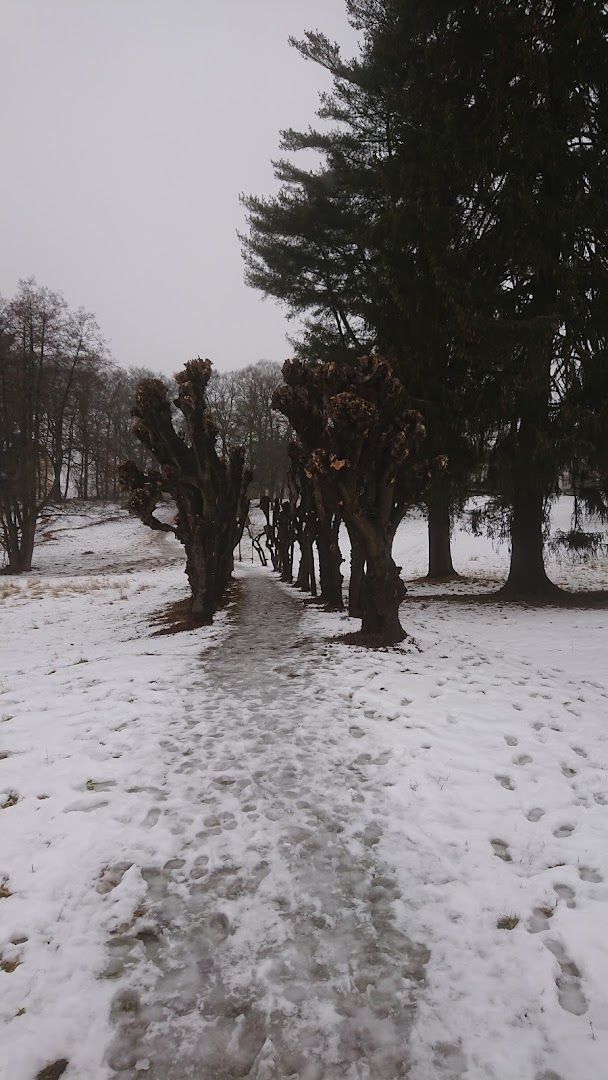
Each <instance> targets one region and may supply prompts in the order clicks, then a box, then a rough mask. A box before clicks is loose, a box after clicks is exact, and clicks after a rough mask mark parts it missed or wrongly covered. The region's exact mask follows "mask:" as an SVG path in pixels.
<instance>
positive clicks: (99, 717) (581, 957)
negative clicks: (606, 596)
mask: <svg viewBox="0 0 608 1080" xmlns="http://www.w3.org/2000/svg"><path fill="white" fill-rule="evenodd" d="M568 511H569V506H568V501H567V500H565V499H564V500H562V501H561V503H560V505H559V506H558V507H557V510H556V523H557V525H558V526H559V527H562V528H563V527H564V521H565V519H566V517H567V514H568ZM45 532H46V535H47V539H46V541H43V542H41V543H40V544H39V547H38V549H37V553H36V570H35V572H33V573H32V574H31V575H28V576H27V577H22V578H21V579H15V578H6V579H0V642H1V657H2V661H1V668H0V805H1V806H3V807H4V808H3V809H1V810H0V882H2V881H4V882H5V887H4V890H3V892H7V893H10V895H8V896H2V895H0V953H1V956H0V964H1V965H2V970H0V987H1V992H0V1026H1V1028H2V1036H1V1039H0V1076H1V1077H3V1078H4V1077H6V1080H9V1078H10V1080H33V1077H35V1075H36V1073H37V1072H38V1070H40V1069H42V1068H43V1067H45V1066H46V1065H49V1064H51V1063H52V1062H55V1061H58V1060H59V1059H62V1058H66V1059H67V1060H68V1061H69V1064H68V1067H67V1070H66V1072H65V1073H64V1076H65V1077H66V1080H72V1078H82V1080H109V1078H110V1077H114V1076H118V1077H137V1076H141V1075H144V1076H150V1077H155V1078H161V1077H172V1078H175V1080H182V1078H183V1080H187V1078H188V1077H210V1078H211V1077H213V1078H214V1080H215V1078H216V1077H217V1078H218V1080H219V1078H221V1077H233V1076H250V1077H252V1078H257V1080H266V1078H268V1080H271V1078H273V1077H284V1076H285V1077H298V1078H302V1080H322V1078H323V1080H324V1078H326V1077H327V1078H333V1077H348V1078H355V1077H356V1078H361V1080H365V1078H370V1080H371V1078H376V1077H378V1078H384V1077H386V1078H387V1080H393V1078H397V1077H400V1076H406V1075H407V1076H409V1077H411V1078H412V1080H444V1078H445V1080H448V1078H456V1077H465V1078H466V1080H556V1078H560V1080H591V1078H592V1077H593V1078H595V1077H597V1076H601V1075H602V1072H603V1070H604V1059H605V1049H604V1044H605V1040H606V1038H607V1035H608V945H607V941H608V844H607V831H608V830H607V815H608V772H607V770H608V741H607V740H608V728H607V725H606V715H607V712H608V678H607V674H606V665H605V635H606V629H607V623H608V614H607V612H606V611H605V610H603V609H602V608H601V607H597V608H595V607H592V608H589V607H585V606H582V605H581V606H580V607H577V606H573V607H569V608H567V609H564V608H555V607H550V606H549V607H543V608H540V609H533V608H528V607H525V606H518V605H512V604H508V605H507V604H502V603H500V602H498V601H495V600H492V599H487V598H485V597H479V598H476V597H475V595H474V594H475V593H484V592H487V591H488V590H489V589H491V588H493V587H494V586H495V584H496V583H498V582H499V581H500V580H502V579H504V575H505V569H506V558H507V553H506V551H505V549H504V547H498V548H495V547H494V546H493V545H492V544H491V543H490V542H489V541H487V540H484V539H483V538H474V537H471V536H470V535H469V534H468V533H465V532H464V531H462V530H458V531H457V533H456V535H455V543H454V558H455V563H456V565H457V568H458V569H459V570H461V571H462V572H463V573H464V574H466V580H463V581H462V582H459V583H457V584H455V585H452V586H449V587H446V586H441V587H438V586H435V587H434V586H429V585H427V584H425V583H413V584H411V585H410V595H409V597H408V599H407V600H406V602H405V604H404V606H403V610H402V621H403V622H404V625H405V627H406V630H407V631H408V634H409V635H410V638H409V640H408V641H406V642H405V643H404V644H403V645H402V646H400V647H399V648H397V649H393V650H387V651H381V652H367V651H365V650H363V649H358V648H355V647H352V646H347V645H345V644H343V643H342V642H341V641H340V640H339V635H341V634H343V633H344V632H345V631H347V630H349V629H352V628H355V626H356V624H355V623H354V622H353V621H352V620H349V619H348V618H347V617H345V616H344V617H341V616H337V615H328V614H325V613H323V612H320V611H319V610H318V609H316V608H315V607H311V606H310V605H309V604H306V603H304V600H303V598H302V597H301V596H300V594H298V593H295V592H294V591H293V590H291V589H289V588H287V587H285V586H281V585H280V584H279V583H278V582H277V581H276V579H275V578H274V577H273V576H272V575H271V573H270V572H269V571H264V570H262V569H260V568H258V567H257V566H255V565H252V564H251V563H249V562H246V563H244V564H242V566H241V567H240V568H239V569H238V571H237V577H238V581H237V585H236V587H235V592H234V596H233V599H232V602H231V604H230V605H229V607H228V609H227V611H226V612H224V613H222V614H220V615H219V616H218V618H217V620H216V623H215V624H214V626H213V627H212V628H205V629H202V630H198V631H193V632H189V633H182V634H178V635H174V636H160V637H159V636H155V634H154V627H153V626H152V625H151V619H152V616H153V615H154V614H155V613H157V612H158V611H159V610H161V609H163V607H165V606H167V605H168V604H169V603H171V602H173V601H174V600H176V599H180V598H181V597H183V596H184V595H185V594H186V591H185V578H184V575H183V558H182V552H181V548H180V547H179V545H178V544H177V542H176V541H175V540H174V538H173V537H171V536H167V535H166V534H153V533H150V532H149V531H148V530H145V529H144V527H143V526H141V525H140V524H139V523H137V522H135V521H133V520H132V519H130V518H128V517H127V515H126V514H124V513H123V512H122V511H119V510H117V509H116V508H113V507H101V508H97V509H85V510H83V509H82V508H80V510H78V511H77V512H74V513H66V514H63V515H62V516H61V517H58V518H55V519H53V520H52V521H51V522H50V523H49V524H48V525H47V526H45ZM396 549H397V555H398V561H399V562H400V563H402V564H403V566H404V573H405V574H406V576H407V577H408V578H417V577H418V576H420V575H422V574H423V573H424V569H425V566H424V562H425V549H426V535H425V527H424V522H423V521H422V520H421V519H418V518H415V517H414V518H411V519H409V520H408V521H407V522H405V523H404V525H403V526H402V527H401V529H400V530H399V533H398V536H397V543H396ZM550 569H551V573H552V576H553V578H554V580H558V581H559V582H560V583H562V584H567V585H569V586H570V587H572V588H574V587H577V588H585V589H593V588H607V587H608V564H607V562H606V560H605V559H602V558H601V557H598V558H596V559H594V560H593V561H592V564H591V565H589V566H579V565H578V564H572V563H564V564H558V563H555V562H551V563H550ZM3 754H5V755H7V756H5V757H2V756H1V755H3ZM499 923H500V924H501V926H502V927H504V928H499V926H498V925H497V924H499ZM15 964H16V966H15Z"/></svg>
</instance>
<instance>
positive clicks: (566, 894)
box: [553, 885, 576, 908]
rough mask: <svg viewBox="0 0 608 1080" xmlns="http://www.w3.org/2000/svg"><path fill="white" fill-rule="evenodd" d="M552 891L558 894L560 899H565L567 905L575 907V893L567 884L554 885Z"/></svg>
mask: <svg viewBox="0 0 608 1080" xmlns="http://www.w3.org/2000/svg"><path fill="white" fill-rule="evenodd" d="M553 891H554V892H555V893H556V895H557V896H559V898H560V900H565V901H566V906H567V907H569V908H574V907H576V893H575V891H574V889H571V888H570V886H569V885H554V886H553Z"/></svg>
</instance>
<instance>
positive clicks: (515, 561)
mask: <svg viewBox="0 0 608 1080" xmlns="http://www.w3.org/2000/svg"><path fill="white" fill-rule="evenodd" d="M544 502H545V499H544V493H543V492H542V491H541V490H538V489H537V490H535V491H534V490H532V491H524V492H521V493H519V494H517V495H516V496H515V497H514V499H513V506H512V512H511V565H510V567H509V577H508V578H507V581H506V583H505V585H504V586H503V588H502V589H501V590H500V595H501V596H504V597H507V598H510V599H514V600H535V599H536V600H538V599H543V598H546V597H550V596H553V595H555V594H556V593H559V592H561V590H560V589H559V588H558V586H557V585H554V584H553V582H552V581H551V580H550V579H549V577H548V576H547V572H546V570H545V560H544V540H543V520H544Z"/></svg>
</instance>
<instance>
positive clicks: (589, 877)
mask: <svg viewBox="0 0 608 1080" xmlns="http://www.w3.org/2000/svg"><path fill="white" fill-rule="evenodd" d="M526 682H527V680H525V679H524V680H522V685H524V684H525V683H526ZM590 685H592V686H593V687H594V688H595V689H598V690H603V688H601V687H600V686H599V684H590ZM531 696H532V697H543V698H545V699H547V700H551V695H550V694H544V693H543V694H532V695H531ZM601 696H602V697H607V696H608V695H606V694H605V692H602V694H601ZM580 700H583V699H582V698H581V699H580ZM563 707H564V708H566V709H567V710H568V711H569V712H570V713H572V714H573V715H574V716H578V715H580V713H579V711H578V710H577V709H576V708H575V707H574V706H573V705H572V703H571V702H569V701H567V702H564V703H563ZM513 708H514V709H515V710H516V711H518V712H521V711H523V708H524V707H523V705H522V704H520V703H518V702H517V703H513ZM531 727H532V729H533V730H534V731H535V732H536V734H537V736H538V737H540V733H541V732H542V731H543V729H544V728H548V729H549V730H550V731H554V732H561V731H563V727H562V726H561V725H560V724H558V723H556V722H552V723H546V722H544V721H542V720H535V721H533V722H532V724H531ZM504 740H505V743H506V745H507V746H508V747H511V748H513V747H516V746H517V745H518V740H517V738H516V737H515V736H514V735H510V734H509V735H505V736H504ZM570 750H571V751H572V752H573V753H574V754H576V755H577V757H578V758H580V759H581V761H583V762H584V761H586V760H587V759H588V752H587V750H586V749H585V748H584V747H583V746H580V745H578V744H575V745H571V746H570ZM511 760H512V764H513V765H517V766H520V767H521V766H525V765H530V764H532V762H533V758H532V756H531V755H530V754H527V753H522V754H518V755H516V756H514V757H513V758H512V759H511ZM560 771H561V773H562V776H564V777H565V778H566V779H567V780H574V778H575V777H576V776H577V774H578V770H577V768H576V767H575V766H574V765H573V764H569V763H568V762H566V761H562V762H561V764H560ZM495 779H496V781H497V782H498V783H499V784H500V785H501V786H502V787H503V788H505V789H506V790H508V791H515V790H516V783H515V782H514V780H513V778H512V777H511V776H510V775H509V774H508V773H506V772H505V773H496V774H495ZM593 800H594V802H595V803H597V804H598V805H602V806H605V805H608V793H606V792H603V791H600V792H595V793H594V794H593ZM575 801H576V803H577V804H579V805H584V806H585V805H588V802H587V800H586V799H584V798H580V797H578V798H576V800H575ZM545 812H546V811H545V810H544V809H543V807H541V806H533V807H531V808H530V810H528V811H527V813H526V819H527V820H528V821H529V822H531V823H536V822H539V821H540V820H541V819H542V818H543V817H544V816H545ZM575 828H576V827H575V825H573V824H572V823H570V822H568V821H564V822H561V823H559V824H556V825H555V827H554V828H553V829H552V830H551V831H552V835H553V837H554V838H555V839H557V840H560V839H566V838H568V837H570V836H572V834H573V833H574V832H575ZM490 844H491V847H492V850H493V852H494V854H495V856H496V857H497V858H499V859H501V860H502V861H503V862H505V863H512V862H513V857H512V855H511V852H510V850H509V845H508V843H507V842H506V841H505V840H502V839H499V838H495V839H493V840H491V841H490ZM577 870H578V876H579V879H580V880H581V881H582V882H585V883H591V884H599V883H601V882H602V881H603V877H602V875H601V873H600V872H599V870H596V869H594V868H593V867H589V866H578V867H577ZM553 892H554V894H555V900H554V902H553V904H552V905H551V904H550V903H546V904H540V905H538V906H536V907H534V908H533V910H532V913H531V914H530V916H529V918H528V919H527V921H526V923H525V927H526V930H527V931H528V933H529V934H545V933H546V934H547V936H546V937H545V938H544V941H543V944H544V946H545V948H547V949H548V950H549V952H551V953H552V955H553V956H554V957H555V960H556V962H557V967H558V972H557V974H556V977H555V983H556V989H557V998H558V1002H559V1004H560V1006H561V1007H562V1008H563V1009H564V1010H565V1011H566V1012H569V1013H572V1014H573V1015H575V1016H582V1015H584V1014H585V1013H586V1012H587V1011H588V1007H589V1006H588V1002H587V999H586V997H585V994H584V991H583V985H582V984H583V976H582V972H581V971H580V969H579V967H578V966H577V964H576V963H575V962H574V961H573V960H572V959H571V958H570V956H569V955H568V953H567V951H566V949H565V947H564V945H563V943H562V942H561V941H559V940H558V938H557V937H555V936H552V935H551V920H552V919H553V917H554V915H555V912H556V910H557V907H558V904H559V903H560V902H561V903H563V904H565V906H566V907H568V908H575V907H576V892H575V890H574V889H573V888H572V886H571V885H568V884H566V883H565V882H559V881H558V882H556V883H555V884H554V885H553ZM538 1080H561V1078H560V1077H558V1076H557V1074H556V1073H553V1072H551V1071H549V1072H544V1073H543V1074H542V1075H541V1076H539V1077H538Z"/></svg>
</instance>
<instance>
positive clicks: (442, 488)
mask: <svg viewBox="0 0 608 1080" xmlns="http://www.w3.org/2000/svg"><path fill="white" fill-rule="evenodd" d="M426 505H427V511H428V533H429V571H428V574H427V578H429V579H430V580H431V581H436V580H438V579H441V580H445V579H446V578H456V577H458V574H457V573H456V571H455V570H454V566H453V563H452V550H451V542H450V540H451V531H452V525H451V521H450V489H449V484H445V483H438V484H436V485H435V486H434V487H433V488H432V489H431V491H430V492H429V495H428V498H427V504H426Z"/></svg>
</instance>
